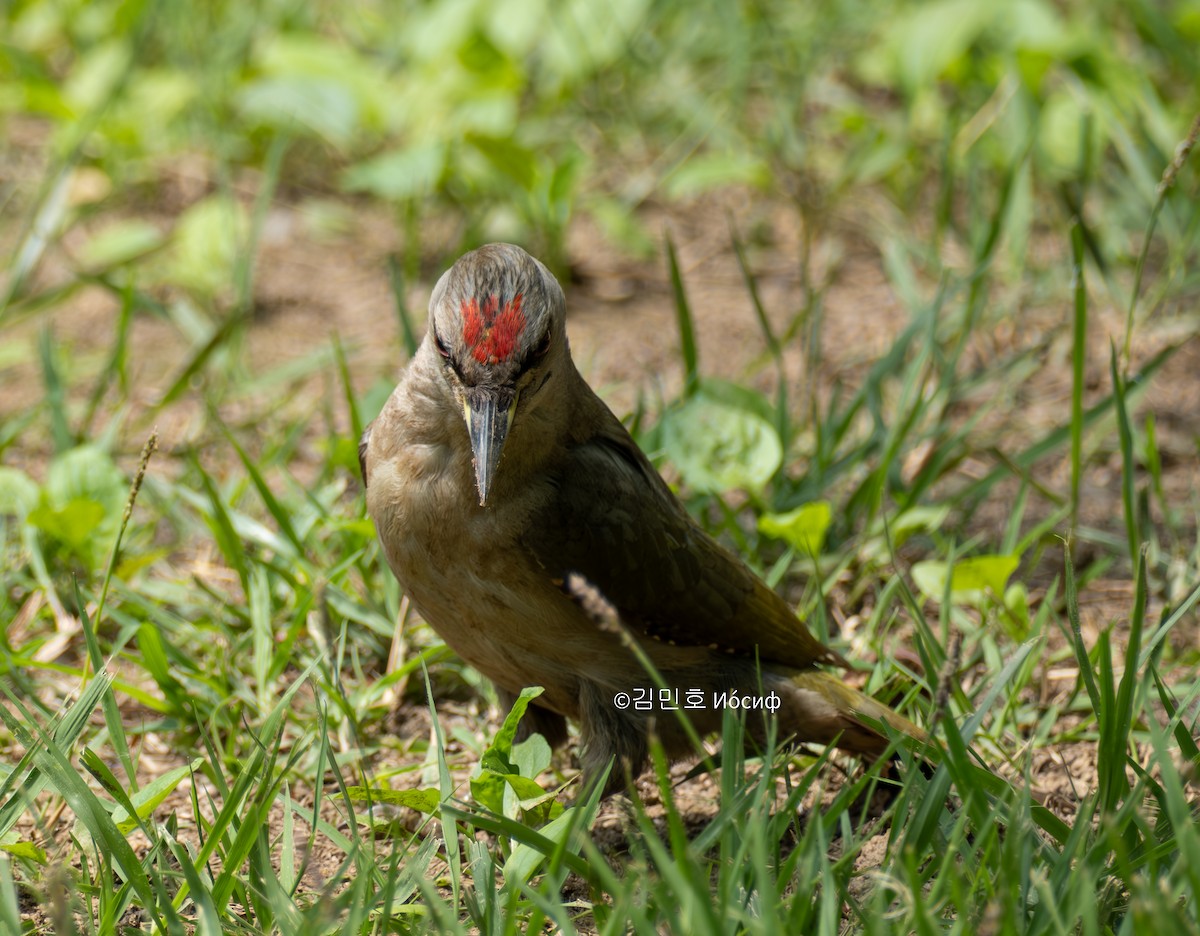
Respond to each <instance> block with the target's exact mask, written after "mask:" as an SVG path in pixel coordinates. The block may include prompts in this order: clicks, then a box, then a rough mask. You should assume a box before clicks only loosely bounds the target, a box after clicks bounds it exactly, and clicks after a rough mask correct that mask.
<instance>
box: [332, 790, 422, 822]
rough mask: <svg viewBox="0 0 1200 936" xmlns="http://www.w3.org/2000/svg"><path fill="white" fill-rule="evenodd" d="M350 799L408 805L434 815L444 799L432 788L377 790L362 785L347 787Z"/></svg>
mask: <svg viewBox="0 0 1200 936" xmlns="http://www.w3.org/2000/svg"><path fill="white" fill-rule="evenodd" d="M346 793H347V794H349V796H350V799H352V800H354V801H355V802H356V803H365V802H372V803H383V804H386V805H388V806H407V807H408V808H409V809H415V810H416V811H417V812H420V813H424V814H425V815H427V816H432V815H433V814H434V813H436V812H437V809H438V805H439V804H440V803H441V801H442V797H441V794H440V793H439V792H438V791H437V790H435V789H432V788H429V789H424V790H377V789H374V788H371V789H367V788H366V787H362V786H352V787H347V788H346Z"/></svg>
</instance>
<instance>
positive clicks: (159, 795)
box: [112, 757, 204, 835]
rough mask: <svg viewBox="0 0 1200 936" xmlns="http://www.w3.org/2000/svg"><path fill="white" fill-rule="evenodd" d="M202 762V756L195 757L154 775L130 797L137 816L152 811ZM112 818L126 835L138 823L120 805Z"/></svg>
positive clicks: (142, 815)
mask: <svg viewBox="0 0 1200 936" xmlns="http://www.w3.org/2000/svg"><path fill="white" fill-rule="evenodd" d="M203 763H204V758H202V757H197V758H196V759H194V760H193V761H192V762H191V763H190V764H184V765H182V766H180V767H176V768H174V769H173V770H168V771H167V772H166V773H164V774H162V775H161V776H158V777H155V778H154V780H153V781H151V782H150V783H147V784H146V785H145V786H144V787H142V788H141V789H140V790H138V791H137V792H136V793H135V794H133V796H131V797H130V802H131V803H132V804H133V808H134V810H135V811H136V812H137V815H138V817H139V818H141V819H145V818H146V817H147V816H149V815H150V814H151V813H153V812H154V810H155V809H157V808H158V807H159V805H160V804H161V803H162V801H163V800H165V799H166V798H167V797H168V796H170V795H171V793H172V792H173V791H174V789H175V788H176V787H177V786H179V784H180V783H181V782H183V780H185V779H186V778H187V777H190V776H191V775H192V773H193V772H195V771H197V770H199V769H200V766H201V765H202V764H203ZM112 820H113V822H115V823H116V824H117V828H118V829H120V830H121V831H122V832H124V833H125V834H127V835H128V834H129V833H130V832H132V831H133V830H134V829H135V828H137V824H138V823H137V819H135V818H133V817H132V816H130V815H129V814H128V813H127V812H126V811H125V809H123V808H122V807H120V806H118V807H117V808H116V809H114V810H113V814H112Z"/></svg>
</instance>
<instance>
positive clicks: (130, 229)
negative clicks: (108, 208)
mask: <svg viewBox="0 0 1200 936" xmlns="http://www.w3.org/2000/svg"><path fill="white" fill-rule="evenodd" d="M164 240H165V238H164V237H163V234H162V232H161V231H160V230H159V229H158V228H157V227H155V226H154V225H153V224H151V223H150V222H149V221H140V220H129V221H118V222H116V223H115V224H110V225H109V226H108V227H106V228H104V229H103V230H100V231H97V232H96V233H95V234H94V235H92V236H91V237H90V238H88V240H87V242H86V243H85V244H84V245H83V247H82V248H80V251H79V262H80V264H81V265H82V266H84V267H85V268H87V269H89V270H107V269H111V268H112V267H118V266H121V265H122V264H125V263H129V262H130V261H132V260H136V259H138V258H139V257H142V256H145V255H146V254H148V253H150V251H152V250H155V249H157V248H158V247H160V246H162V244H163V242H164Z"/></svg>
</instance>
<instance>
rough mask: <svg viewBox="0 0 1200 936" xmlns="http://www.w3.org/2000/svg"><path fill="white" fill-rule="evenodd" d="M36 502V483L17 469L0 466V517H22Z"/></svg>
mask: <svg viewBox="0 0 1200 936" xmlns="http://www.w3.org/2000/svg"><path fill="white" fill-rule="evenodd" d="M37 502H38V486H37V483H36V482H35V481H34V480H33V479H32V478H30V477H29V475H27V474H25V472H23V471H21V470H20V469H18V468H9V467H7V466H6V465H0V517H4V516H18V517H21V516H24V515H25V514H27V513H29V512H30V511H31V510H33V509H34V507H36V506H37Z"/></svg>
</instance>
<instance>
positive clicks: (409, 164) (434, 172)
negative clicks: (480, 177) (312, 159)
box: [342, 143, 446, 201]
mask: <svg viewBox="0 0 1200 936" xmlns="http://www.w3.org/2000/svg"><path fill="white" fill-rule="evenodd" d="M445 167H446V149H445V147H444V146H443V145H442V144H440V143H421V144H417V145H415V146H409V147H406V148H404V149H400V150H392V151H391V152H389V153H384V154H382V155H381V156H376V157H375V158H374V159H367V160H364V161H363V162H360V163H358V164H356V165H353V166H351V167H350V168H349V169H347V170H346V172H345V174H344V175H343V176H342V187H343V188H344V189H346V190H347V191H349V192H367V193H369V194H371V195H376V196H378V197H379V198H385V199H389V200H391V201H403V200H405V199H409V198H417V197H419V196H422V195H428V194H429V193H430V192H432V191H433V190H434V189H435V188H437V185H438V182H439V180H440V179H441V177H442V172H443V171H444V170H445Z"/></svg>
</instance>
